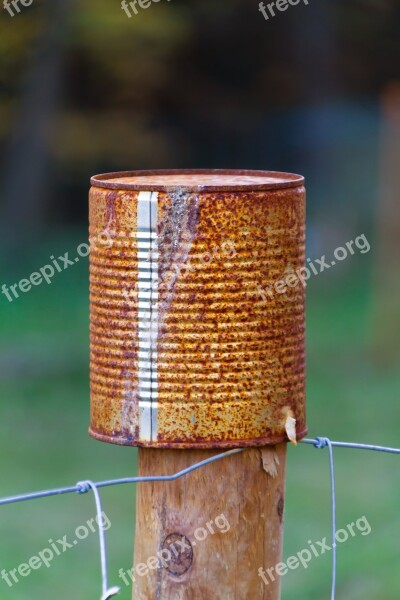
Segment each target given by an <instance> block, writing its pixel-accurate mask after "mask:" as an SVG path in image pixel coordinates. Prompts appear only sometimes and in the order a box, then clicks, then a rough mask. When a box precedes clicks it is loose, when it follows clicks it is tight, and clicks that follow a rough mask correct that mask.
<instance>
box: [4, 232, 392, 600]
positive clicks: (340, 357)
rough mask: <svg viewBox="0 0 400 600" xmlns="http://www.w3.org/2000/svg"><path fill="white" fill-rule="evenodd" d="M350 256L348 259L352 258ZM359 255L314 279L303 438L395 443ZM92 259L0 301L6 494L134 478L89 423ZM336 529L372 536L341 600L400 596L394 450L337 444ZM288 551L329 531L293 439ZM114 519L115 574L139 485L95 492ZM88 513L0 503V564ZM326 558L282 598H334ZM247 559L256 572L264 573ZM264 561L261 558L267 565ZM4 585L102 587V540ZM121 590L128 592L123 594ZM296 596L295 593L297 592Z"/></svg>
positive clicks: (56, 503)
mask: <svg viewBox="0 0 400 600" xmlns="http://www.w3.org/2000/svg"><path fill="white" fill-rule="evenodd" d="M84 240H85V232H83V233H81V235H80V236H79V235H78V236H75V237H73V238H71V237H70V238H57V239H55V240H52V241H51V243H50V242H48V243H47V246H46V247H42V248H40V250H38V251H37V252H35V255H34V256H26V257H25V258H24V259H23V260H22V261H21V262H20V266H19V267H18V266H10V267H9V268H8V269H3V271H2V281H0V284H1V283H3V282H6V283H14V282H16V281H18V280H19V279H21V278H22V277H26V276H29V274H30V273H31V272H32V271H35V270H37V269H38V268H39V267H40V266H41V265H43V264H45V263H46V262H48V257H49V256H50V254H57V252H59V254H63V253H64V252H65V251H67V250H69V251H70V252H71V253H72V254H74V250H75V248H76V246H77V245H78V244H79V243H80V242H81V241H84ZM352 260H353V259H352ZM364 260H365V259H364V257H360V258H357V259H356V258H354V263H352V266H351V268H350V271H349V270H347V272H346V278H345V279H344V278H343V277H342V276H341V273H340V271H339V270H338V271H337V273H335V276H334V277H335V281H334V283H332V279H333V277H332V278H330V275H329V274H327V275H325V274H322V275H321V276H319V277H318V278H315V279H314V280H312V281H311V282H310V284H309V287H308V323H307V326H308V423H309V429H310V434H309V436H310V437H311V436H316V435H327V436H330V437H332V438H334V439H346V440H352V441H360V442H371V443H381V444H388V445H397V446H398V445H399V440H398V423H399V416H400V414H399V413H400V406H399V403H398V402H397V401H396V399H398V390H399V388H400V374H399V373H398V372H396V369H392V370H390V369H386V370H385V372H381V371H379V369H378V368H377V367H375V366H374V364H373V363H372V361H371V359H370V352H369V347H368V343H369V325H370V310H369V296H370V292H371V290H370V282H369V278H368V273H360V271H359V268H360V265H361V264H362V261H364ZM87 281H88V264H87V259H82V260H81V261H80V262H79V263H78V264H76V265H74V266H73V267H71V268H70V269H68V270H67V271H65V272H63V273H60V274H59V275H57V277H55V278H54V280H53V283H52V284H51V285H50V286H47V285H46V284H44V285H42V286H40V287H38V288H35V289H33V290H32V291H31V292H29V293H27V294H26V295H24V296H21V298H20V299H19V300H16V301H14V302H13V303H12V304H9V303H8V302H7V300H6V299H5V298H4V296H1V298H0V315H1V321H0V375H1V387H0V394H1V403H0V423H1V436H0V461H1V472H2V477H1V486H0V496H6V495H10V494H15V493H23V492H26V491H31V490H36V489H42V488H46V487H57V486H63V485H69V484H73V483H75V482H76V481H78V480H81V479H85V478H91V479H93V480H99V479H106V478H114V477H119V476H126V475H133V474H134V473H135V471H136V451H135V450H134V449H130V448H119V447H116V446H113V445H108V444H101V443H99V442H95V441H93V440H91V439H90V438H89V437H88V435H87V427H88V421H89V384H88V369H89V358H88V356H89V353H88V294H87V287H88V286H87ZM335 458H336V472H337V495H338V526H339V527H341V526H345V525H346V524H347V523H350V522H352V521H354V520H356V519H357V518H359V517H360V516H362V515H366V517H367V518H368V521H369V522H370V524H371V526H372V533H371V534H370V535H369V536H368V537H362V536H361V535H358V536H357V537H356V538H354V539H352V540H349V541H348V542H347V543H346V544H344V545H343V546H340V547H339V557H338V591H339V593H338V598H346V599H347V600H361V599H362V600H397V598H399V596H400V581H399V578H398V577H396V573H397V559H398V548H397V536H398V534H399V532H400V517H399V515H398V497H399V491H400V488H399V484H398V479H399V478H398V472H399V462H398V459H397V458H396V457H394V456H389V455H372V454H370V453H363V452H356V451H350V450H344V449H337V450H336V451H335ZM288 462H289V464H288V477H287V499H286V525H285V556H289V555H291V554H295V553H296V552H298V551H299V550H301V549H302V548H305V547H307V543H308V540H312V541H317V540H320V539H322V538H323V537H325V536H327V537H329V535H330V508H329V506H330V500H329V469H328V455H327V451H326V450H325V451H323V450H320V451H317V450H315V449H313V448H312V447H308V446H304V445H303V446H302V445H299V446H298V447H297V448H291V449H290V451H289V461H288ZM102 498H103V503H104V510H105V512H106V514H107V516H108V517H109V519H110V520H111V522H112V526H111V528H110V530H109V531H108V533H107V541H108V552H109V570H110V582H111V583H112V584H114V585H118V584H120V583H121V584H122V582H121V580H119V578H118V569H119V568H120V567H123V568H124V569H128V568H129V567H130V564H131V561H132V551H133V548H132V542H133V525H134V487H133V486H118V487H115V488H107V489H104V490H103V491H102ZM94 515H95V506H94V499H93V495H92V494H87V495H85V496H78V495H68V496H63V497H58V498H51V499H44V500H37V501H32V502H28V503H22V504H17V505H12V506H6V507H2V508H1V509H0V523H1V532H2V535H1V536H0V570H1V569H3V568H4V569H6V570H7V571H9V570H10V569H13V568H15V567H17V566H18V565H19V564H20V563H23V562H27V561H28V560H29V558H30V557H31V556H33V555H37V553H38V552H39V551H40V550H41V549H43V548H44V547H46V546H48V540H49V539H53V540H55V539H58V538H62V537H63V535H65V534H68V535H69V537H74V534H73V532H74V530H75V528H76V527H78V526H79V525H83V524H85V522H86V521H87V519H89V518H91V517H93V516H94ZM330 562H331V555H325V556H323V557H321V558H318V559H315V560H313V561H312V562H311V563H310V566H309V568H308V569H307V570H303V569H298V570H297V571H293V572H290V573H289V574H288V575H286V576H285V577H284V578H283V598H284V599H285V600H298V599H299V598H301V599H303V598H304V599H305V598H307V600H320V599H321V598H326V597H328V596H329V586H330ZM259 566H261V565H254V570H255V576H256V573H257V570H258V567H259ZM269 566H270V565H264V567H269ZM20 579H21V582H20V583H19V584H18V585H14V586H13V588H11V589H9V588H8V587H7V585H6V584H5V582H4V581H2V580H0V598H1V599H2V600H3V599H4V600H25V599H26V598H44V599H49V600H50V599H52V598H53V597H54V595H55V594H56V595H57V597H58V599H59V600H67V599H69V598H71V596H76V597H77V598H97V597H98V596H99V595H100V593H99V592H100V567H99V551H98V539H97V535H96V534H91V535H90V536H89V537H88V539H86V540H83V541H82V542H80V543H79V544H78V545H77V546H76V547H74V548H73V549H70V550H68V552H66V553H65V554H63V555H61V556H60V557H58V558H55V559H54V561H53V563H52V566H51V568H50V569H46V568H44V567H42V568H41V569H40V570H38V571H35V572H33V573H32V574H31V575H30V576H29V577H27V578H26V579H23V578H20ZM122 587H123V593H122V595H121V596H120V598H121V599H122V600H128V599H130V597H131V592H130V590H129V589H127V588H125V587H124V586H123V584H122ZM299 590H301V591H299Z"/></svg>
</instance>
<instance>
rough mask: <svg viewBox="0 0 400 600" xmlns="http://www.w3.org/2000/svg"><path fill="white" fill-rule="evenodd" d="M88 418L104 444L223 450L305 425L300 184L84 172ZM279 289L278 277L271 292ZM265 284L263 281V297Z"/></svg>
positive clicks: (301, 431) (225, 175) (300, 430)
mask: <svg viewBox="0 0 400 600" xmlns="http://www.w3.org/2000/svg"><path fill="white" fill-rule="evenodd" d="M92 186H93V187H92V189H91V191H90V238H91V241H92V242H93V240H96V239H97V238H98V237H99V236H100V235H101V234H102V232H104V231H106V232H107V239H110V241H111V243H110V244H109V245H101V246H100V245H99V244H93V245H92V249H91V263H90V281H91V427H90V434H91V435H92V436H93V437H95V438H98V439H101V440H103V441H108V442H113V443H117V444H125V445H143V446H156V447H176V448H184V447H188V446H189V447H233V446H252V445H260V446H261V445H265V444H276V443H278V442H282V441H285V440H287V435H286V432H285V422H286V420H287V417H288V416H291V417H294V418H295V419H296V427H297V436H298V438H301V437H303V436H304V435H305V433H306V424H305V377H304V375H305V373H304V358H305V357H304V287H303V285H302V284H301V282H300V281H299V280H298V279H297V280H296V281H297V283H296V284H295V285H293V283H294V281H295V279H296V278H295V275H293V277H292V280H291V281H292V285H287V286H285V291H284V293H283V292H278V291H276V289H275V288H273V286H274V285H275V284H276V283H277V282H279V281H280V280H284V279H285V277H286V276H287V275H288V274H289V273H292V274H293V273H295V272H296V271H297V270H298V269H300V268H301V267H302V266H303V265H304V217H305V190H304V187H303V179H302V178H301V177H299V176H294V175H290V174H286V173H282V174H279V173H268V172H249V171H246V172H243V171H233V172H229V171H217V172H215V171H213V172H208V173H207V172H201V171H200V172H185V171H184V172H175V171H174V172H171V171H168V172H147V173H146V172H137V173H128V174H127V173H123V174H116V173H113V174H109V175H106V176H97V177H95V178H93V179H92ZM277 287H278V288H279V289H282V286H280V287H279V284H278V286H277ZM268 288H271V289H273V291H272V292H268V291H267V290H268Z"/></svg>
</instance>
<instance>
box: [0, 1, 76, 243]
mask: <svg viewBox="0 0 400 600" xmlns="http://www.w3.org/2000/svg"><path fill="white" fill-rule="evenodd" d="M72 9H73V7H72V0H52V1H51V2H49V3H46V4H45V6H43V7H42V10H43V11H45V19H46V23H45V27H43V34H42V37H41V39H40V40H39V41H38V44H39V45H38V48H37V51H36V53H35V55H34V57H33V61H32V63H33V64H30V65H29V67H28V70H27V73H26V78H25V81H24V82H23V89H22V97H21V102H20V106H19V109H18V113H17V118H16V120H15V124H14V125H13V128H12V133H11V136H10V139H9V143H8V147H7V146H6V152H5V161H4V173H3V186H2V188H3V189H2V197H3V200H4V202H3V211H2V216H1V219H0V228H1V229H0V234H1V239H2V241H3V242H4V241H5V242H8V243H11V245H14V246H15V245H19V244H21V242H22V241H28V240H29V239H34V238H35V237H37V235H38V233H39V230H40V225H41V224H42V223H43V221H44V218H45V213H46V208H47V206H46V205H47V201H48V190H49V183H50V180H51V172H50V170H49V164H50V160H49V159H50V148H49V145H50V138H51V133H52V127H53V123H54V117H55V116H56V114H57V108H58V102H59V97H60V88H61V83H62V74H63V63H64V54H65V48H66V43H65V42H66V37H67V35H66V34H67V29H68V28H67V23H68V21H69V18H70V15H71V11H72ZM25 10H28V9H25ZM16 232H18V235H17V236H16V235H15V233H16Z"/></svg>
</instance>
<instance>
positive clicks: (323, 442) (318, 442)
mask: <svg viewBox="0 0 400 600" xmlns="http://www.w3.org/2000/svg"><path fill="white" fill-rule="evenodd" d="M327 446H329V439H328V438H326V437H317V438H316V439H315V443H314V448H318V450H322V448H326V447H327Z"/></svg>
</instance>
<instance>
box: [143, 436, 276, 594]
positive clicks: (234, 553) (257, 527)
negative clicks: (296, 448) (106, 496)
mask: <svg viewBox="0 0 400 600" xmlns="http://www.w3.org/2000/svg"><path fill="white" fill-rule="evenodd" d="M215 454H218V451H215V450H158V449H147V448H143V449H140V450H139V475H140V476H144V475H153V474H154V473H157V474H161V475H168V474H172V473H176V472H177V471H180V470H181V469H184V468H186V467H188V466H190V465H192V464H194V463H196V462H199V461H201V460H204V459H206V458H208V457H210V456H214V455H215ZM285 465H286V444H280V445H278V446H275V447H274V446H271V447H264V448H250V449H247V450H245V451H243V452H242V453H239V454H235V455H233V456H229V457H227V458H224V459H222V460H219V461H217V462H215V463H212V464H209V465H206V466H205V467H202V468H200V469H198V470H196V471H193V472H192V473H189V475H186V476H184V477H182V478H180V479H178V480H176V481H173V482H167V483H164V482H157V483H141V484H138V489H137V509H136V538H135V539H136V541H135V561H134V570H133V579H134V582H133V599H134V600H177V599H179V600H214V599H215V598H220V599H223V600H247V599H251V600H279V598H280V581H279V577H277V576H276V574H275V572H273V579H274V581H273V580H272V578H271V579H269V578H268V579H267V581H269V583H268V584H265V583H264V581H263V579H262V578H261V577H260V575H259V573H258V571H259V569H260V567H263V568H264V569H268V568H271V567H275V565H276V564H278V563H279V562H280V561H281V553H282V537H283V507H284V494H285ZM171 544H172V545H173V548H171ZM168 549H169V553H170V554H168V552H162V551H163V550H164V551H165V550H168Z"/></svg>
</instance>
